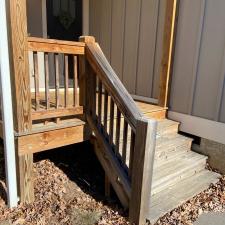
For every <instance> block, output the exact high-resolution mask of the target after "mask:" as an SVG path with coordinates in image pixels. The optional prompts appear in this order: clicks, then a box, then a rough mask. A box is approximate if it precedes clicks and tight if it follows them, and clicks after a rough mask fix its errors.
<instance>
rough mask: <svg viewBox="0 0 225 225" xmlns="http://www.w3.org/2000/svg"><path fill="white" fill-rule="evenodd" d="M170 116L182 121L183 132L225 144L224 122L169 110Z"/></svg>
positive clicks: (181, 128)
mask: <svg viewBox="0 0 225 225" xmlns="http://www.w3.org/2000/svg"><path fill="white" fill-rule="evenodd" d="M168 118H169V119H172V120H175V121H178V122H181V125H180V130H181V131H183V132H186V133H189V134H193V135H196V136H199V137H202V138H206V139H209V140H213V141H216V142H218V143H221V144H225V124H224V123H220V122H216V121H212V120H207V119H203V118H200V117H196V116H190V115H187V114H183V113H177V112H173V111H168Z"/></svg>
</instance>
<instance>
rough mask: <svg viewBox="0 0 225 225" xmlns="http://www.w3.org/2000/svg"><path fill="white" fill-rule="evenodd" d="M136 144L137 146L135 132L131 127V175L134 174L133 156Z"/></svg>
mask: <svg viewBox="0 0 225 225" xmlns="http://www.w3.org/2000/svg"><path fill="white" fill-rule="evenodd" d="M134 146H135V133H134V131H133V130H132V129H131V139H130V157H129V177H130V178H131V174H132V165H133V156H134Z"/></svg>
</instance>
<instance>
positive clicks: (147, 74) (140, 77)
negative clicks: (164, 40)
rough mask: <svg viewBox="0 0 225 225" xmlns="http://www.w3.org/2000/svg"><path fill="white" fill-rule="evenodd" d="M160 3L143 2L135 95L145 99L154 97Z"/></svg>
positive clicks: (146, 0) (147, 0) (155, 1)
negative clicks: (153, 84) (153, 86)
mask: <svg viewBox="0 0 225 225" xmlns="http://www.w3.org/2000/svg"><path fill="white" fill-rule="evenodd" d="M158 3H159V2H158V1H157V0H142V7H141V19H140V34H139V35H140V36H139V51H138V69H137V80H136V93H135V94H136V95H141V96H144V97H152V95H151V93H152V83H153V72H154V57H155V43H156V32H157V19H158V6H159V4H158Z"/></svg>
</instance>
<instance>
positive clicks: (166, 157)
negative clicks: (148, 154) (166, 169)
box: [155, 148, 188, 166]
mask: <svg viewBox="0 0 225 225" xmlns="http://www.w3.org/2000/svg"><path fill="white" fill-rule="evenodd" d="M187 152H188V150H187V148H176V149H175V150H174V151H171V152H169V153H168V152H162V154H160V155H158V156H157V157H155V162H156V163H157V164H158V166H160V165H161V164H163V163H166V162H168V161H171V160H174V159H175V158H178V157H181V156H182V155H184V154H185V153H187Z"/></svg>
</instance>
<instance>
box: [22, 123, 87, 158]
mask: <svg viewBox="0 0 225 225" xmlns="http://www.w3.org/2000/svg"><path fill="white" fill-rule="evenodd" d="M85 132H86V127H85V126H84V125H80V126H74V127H67V128H62V129H58V130H50V131H45V132H40V133H34V134H29V135H25V136H20V137H18V154H19V155H20V156H21V155H25V154H30V153H35V152H41V151H46V150H49V149H54V148H58V147H62V146H66V145H70V144H75V143H79V142H83V141H85V140H86V134H85Z"/></svg>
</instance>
